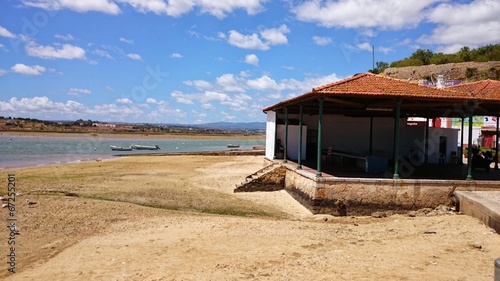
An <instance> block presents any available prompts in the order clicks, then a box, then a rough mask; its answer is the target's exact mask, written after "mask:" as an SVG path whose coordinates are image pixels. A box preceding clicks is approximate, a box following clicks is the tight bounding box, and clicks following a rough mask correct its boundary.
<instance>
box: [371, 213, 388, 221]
mask: <svg viewBox="0 0 500 281" xmlns="http://www.w3.org/2000/svg"><path fill="white" fill-rule="evenodd" d="M372 217H374V218H378V219H379V218H385V217H387V214H386V213H384V212H373V213H372Z"/></svg>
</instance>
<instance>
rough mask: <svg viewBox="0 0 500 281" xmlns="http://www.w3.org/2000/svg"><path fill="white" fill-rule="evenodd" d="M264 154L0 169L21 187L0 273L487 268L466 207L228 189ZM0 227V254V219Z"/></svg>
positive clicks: (311, 275)
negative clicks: (345, 213)
mask: <svg viewBox="0 0 500 281" xmlns="http://www.w3.org/2000/svg"><path fill="white" fill-rule="evenodd" d="M263 165H264V160H263V156H197V155H184V156H180V155H175V156H138V157H124V158H120V159H117V160H111V161H101V162H88V163H78V164H66V165H59V166H46V167H36V168H25V169H18V170H11V171H1V172H0V177H2V178H4V179H7V174H8V173H14V174H15V177H16V188H17V191H18V192H22V193H23V195H22V196H19V197H17V201H18V205H17V206H16V215H17V217H18V221H17V225H18V227H19V230H20V234H19V235H16V257H17V259H16V271H17V272H16V273H14V274H12V273H9V272H8V271H7V266H6V263H5V262H2V263H1V266H0V278H1V279H5V280H35V279H36V280H492V279H493V272H494V263H493V262H494V260H495V259H496V258H498V257H500V235H499V234H497V233H495V232H494V231H492V230H491V229H490V228H488V227H486V226H485V225H484V224H482V223H481V222H480V221H479V220H477V219H475V218H471V217H468V216H465V215H460V214H455V213H449V212H442V211H441V212H435V211H434V212H430V213H427V214H424V212H420V213H419V214H420V215H419V216H416V217H409V216H406V215H393V216H389V217H385V218H372V217H343V218H338V217H331V216H327V215H316V216H313V215H311V214H310V213H309V212H308V211H307V210H306V209H305V208H304V207H303V206H301V205H300V204H298V203H297V202H296V201H294V200H293V199H292V198H291V197H290V196H289V195H288V194H287V193H286V192H285V191H279V192H269V193H264V192H256V193H237V194H234V193H233V192H232V190H233V188H234V185H235V184H236V183H238V182H239V181H242V180H244V178H245V176H247V175H248V174H251V173H253V172H255V171H256V170H258V169H260V168H261V167H262V166H263ZM4 182H6V181H4ZM6 189H7V187H6V184H5V185H3V186H2V189H1V191H2V192H0V194H3V195H5V192H4V191H6ZM26 199H30V200H33V201H36V202H37V204H36V205H35V206H34V207H29V206H27V205H26V204H22V203H21V202H24V200H26ZM1 216H2V218H3V220H4V221H6V218H7V216H8V214H7V210H6V209H2V210H1ZM0 235H1V237H5V238H4V239H3V241H4V242H2V243H0V245H1V246H0V255H1V256H3V257H4V258H3V260H4V261H5V260H6V258H5V256H6V255H7V254H8V248H7V238H8V233H7V229H6V228H5V227H2V228H1V229H0Z"/></svg>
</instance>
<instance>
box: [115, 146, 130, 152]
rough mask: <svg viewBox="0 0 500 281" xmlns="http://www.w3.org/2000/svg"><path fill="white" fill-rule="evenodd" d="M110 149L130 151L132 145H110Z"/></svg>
mask: <svg viewBox="0 0 500 281" xmlns="http://www.w3.org/2000/svg"><path fill="white" fill-rule="evenodd" d="M110 147H111V150H113V151H132V147H130V146H129V147H122V146H116V145H110Z"/></svg>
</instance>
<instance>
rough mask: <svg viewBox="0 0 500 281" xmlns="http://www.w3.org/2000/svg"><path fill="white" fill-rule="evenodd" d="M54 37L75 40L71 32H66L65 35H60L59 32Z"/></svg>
mask: <svg viewBox="0 0 500 281" xmlns="http://www.w3.org/2000/svg"><path fill="white" fill-rule="evenodd" d="M54 37H55V38H57V39H61V40H64V41H73V40H75V38H74V37H73V35H71V34H69V33H68V34H66V35H61V34H56V35H54Z"/></svg>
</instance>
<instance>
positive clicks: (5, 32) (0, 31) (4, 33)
mask: <svg viewBox="0 0 500 281" xmlns="http://www.w3.org/2000/svg"><path fill="white" fill-rule="evenodd" d="M0 36H3V37H7V38H14V37H16V36H15V35H14V34H12V33H11V32H10V31H8V30H7V29H6V28H5V27H2V26H0Z"/></svg>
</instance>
